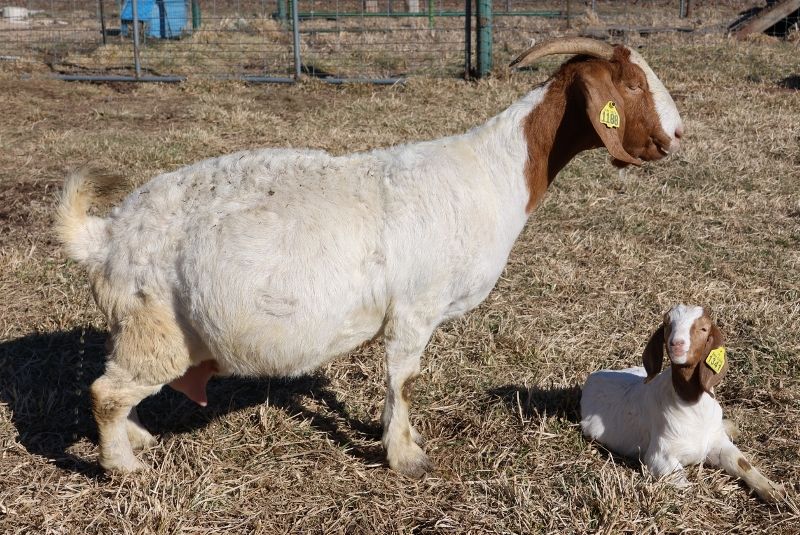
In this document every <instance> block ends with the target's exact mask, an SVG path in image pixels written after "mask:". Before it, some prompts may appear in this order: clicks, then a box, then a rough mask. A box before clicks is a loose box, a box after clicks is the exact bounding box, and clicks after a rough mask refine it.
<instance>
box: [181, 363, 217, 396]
mask: <svg viewBox="0 0 800 535" xmlns="http://www.w3.org/2000/svg"><path fill="white" fill-rule="evenodd" d="M218 371H219V369H218V368H217V363H216V361H214V360H204V361H203V362H201V363H200V364H197V365H196V366H192V367H191V368H189V369H188V370H186V373H184V374H183V375H181V376H180V377H178V378H177V379H175V380H174V381H172V382H171V383H169V386H170V387H172V388H173V389H174V390H177V391H178V392H181V393H182V394H184V395H185V396H186V397H187V398H189V399H191V400H192V401H194V402H195V403H197V404H198V405H200V406H201V407H205V406H206V405H207V404H208V398H207V397H206V385H207V384H208V380H209V379H211V377H212V376H213V375H214V374H215V373H217V372H218Z"/></svg>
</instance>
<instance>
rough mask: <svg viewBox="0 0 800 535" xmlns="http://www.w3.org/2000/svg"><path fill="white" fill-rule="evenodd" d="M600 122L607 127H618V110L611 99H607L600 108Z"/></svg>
mask: <svg viewBox="0 0 800 535" xmlns="http://www.w3.org/2000/svg"><path fill="white" fill-rule="evenodd" d="M600 122H601V123H603V124H604V125H606V126H607V127H609V128H619V112H617V105H616V104H614V103H613V102H612V101H610V100H609V101H608V102H607V103H606V105H605V106H603V109H602V110H600Z"/></svg>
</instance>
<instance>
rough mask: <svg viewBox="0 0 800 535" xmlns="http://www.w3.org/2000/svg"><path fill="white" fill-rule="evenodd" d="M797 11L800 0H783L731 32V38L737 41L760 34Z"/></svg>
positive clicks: (799, 7)
mask: <svg viewBox="0 0 800 535" xmlns="http://www.w3.org/2000/svg"><path fill="white" fill-rule="evenodd" d="M798 9H800V0H783V2H777V3H775V4H773V5H772V6H771V7H769V8H765V9H762V10H761V11H760V12H759V13H758V15H756V16H755V17H753V18H751V19H750V20H749V21H747V22H746V23H745V24H743V25H742V26H740V27H739V28H738V29H737V30H735V31H734V32H733V36H734V37H736V38H737V39H743V38H744V37H747V36H748V35H750V34H753V33H761V32H763V31H764V30H766V29H767V28H769V27H770V26H774V25H775V24H776V23H778V21H780V20H781V19H785V18H786V17H788V16H789V15H791V14H792V13H794V12H795V11H797V10H798Z"/></svg>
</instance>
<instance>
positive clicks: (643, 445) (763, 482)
mask: <svg viewBox="0 0 800 535" xmlns="http://www.w3.org/2000/svg"><path fill="white" fill-rule="evenodd" d="M665 344H666V346H667V353H668V354H669V358H670V361H671V362H672V366H671V367H670V368H669V369H667V370H664V371H661V367H662V362H663V359H664V345H665ZM642 360H643V361H644V368H642V367H636V368H628V369H626V370H618V371H615V370H601V371H598V372H595V373H592V374H590V375H589V378H588V379H587V380H586V384H585V385H584V387H583V394H582V395H581V418H582V419H581V428H582V429H583V433H584V435H586V436H587V437H589V438H591V439H594V440H597V441H598V442H601V443H603V444H604V445H606V446H607V447H608V448H609V449H610V450H611V451H614V452H616V453H618V454H621V455H625V456H627V457H638V458H641V459H642V461H643V462H644V464H645V465H646V466H647V468H648V469H649V470H650V472H652V474H653V475H654V476H656V477H661V476H665V475H667V474H674V475H673V477H675V478H676V479H677V482H678V483H679V484H681V485H685V484H686V477H685V475H684V473H683V467H684V466H687V465H690V464H698V463H702V462H707V463H709V464H711V465H713V466H720V467H722V468H723V469H724V470H725V471H726V472H728V473H729V474H730V475H732V476H734V477H739V478H741V479H744V481H745V482H746V483H747V484H748V485H749V486H750V487H751V488H752V489H753V490H755V491H756V493H757V494H758V495H759V496H760V497H761V498H762V499H763V500H764V501H768V502H770V501H776V500H779V499H780V498H781V497H782V496H783V494H784V488H783V486H781V485H777V484H775V483H773V482H772V481H770V480H769V479H767V478H766V477H764V476H763V475H762V474H761V473H760V472H759V471H758V470H757V469H756V468H755V467H753V466H752V465H751V464H750V462H748V460H747V459H746V458H745V457H744V455H742V452H741V451H739V449H738V448H737V447H736V446H734V445H733V443H732V442H731V439H730V437H729V434H728V433H729V428H731V427H732V425H731V422H730V421H729V420H723V419H722V408H721V407H720V405H719V403H718V402H717V401H716V400H715V399H714V398H713V397H712V396H711V395H710V394H713V391H714V387H715V386H716V385H718V384H719V383H720V381H721V380H722V378H723V377H724V376H725V373H726V372H727V371H728V360H727V358H726V356H725V348H724V347H723V342H722V333H721V332H720V330H719V329H718V328H717V326H716V325H714V323H713V322H712V321H711V318H710V317H709V316H708V313H707V312H706V311H705V310H704V309H703V308H702V307H697V306H686V305H678V306H676V307H673V308H672V309H671V310H670V311H669V312H667V314H665V315H664V322H663V324H662V325H661V326H660V327H659V328H658V329H657V330H656V331H655V332H654V333H653V335H652V336H651V337H650V341H649V342H648V343H647V346H646V347H645V350H644V355H643V356H642ZM659 372H660V373H659Z"/></svg>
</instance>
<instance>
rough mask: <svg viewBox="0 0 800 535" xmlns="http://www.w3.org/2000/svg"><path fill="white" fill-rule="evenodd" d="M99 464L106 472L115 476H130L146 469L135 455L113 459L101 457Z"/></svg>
mask: <svg viewBox="0 0 800 535" xmlns="http://www.w3.org/2000/svg"><path fill="white" fill-rule="evenodd" d="M99 462H100V466H102V467H103V469H104V470H105V471H106V472H113V473H115V474H129V473H131V472H137V471H139V470H142V469H143V468H144V464H142V462H141V461H140V460H139V459H137V458H136V457H134V456H133V454H130V455H121V456H118V457H113V458H106V457H103V456H102V455H101V456H100V459H99Z"/></svg>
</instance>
